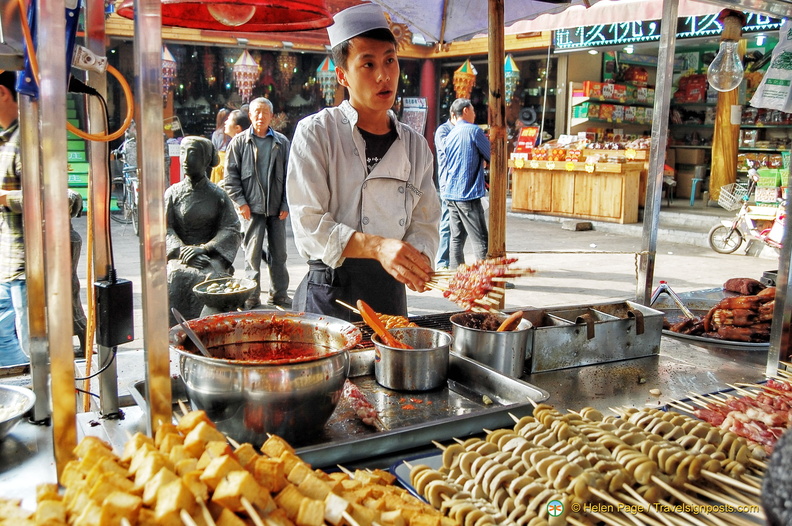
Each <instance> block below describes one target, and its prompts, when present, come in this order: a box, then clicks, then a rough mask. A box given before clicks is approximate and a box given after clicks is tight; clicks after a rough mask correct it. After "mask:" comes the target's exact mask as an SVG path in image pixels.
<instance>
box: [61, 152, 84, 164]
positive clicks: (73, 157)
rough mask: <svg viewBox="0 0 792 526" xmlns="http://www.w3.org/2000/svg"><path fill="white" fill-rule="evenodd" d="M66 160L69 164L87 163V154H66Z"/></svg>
mask: <svg viewBox="0 0 792 526" xmlns="http://www.w3.org/2000/svg"><path fill="white" fill-rule="evenodd" d="M66 160H67V161H69V162H85V160H86V156H85V152H71V151H70V152H66Z"/></svg>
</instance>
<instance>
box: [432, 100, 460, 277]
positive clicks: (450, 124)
mask: <svg viewBox="0 0 792 526" xmlns="http://www.w3.org/2000/svg"><path fill="white" fill-rule="evenodd" d="M455 122H456V117H454V115H453V114H451V115H449V117H448V120H447V121H445V122H444V123H443V124H441V125H440V126H438V127H437V131H435V136H434V140H435V152H436V154H437V184H438V190H439V195H442V194H443V190H444V189H443V188H442V187H441V186H440V184H441V181H443V183H445V181H446V180H447V179H448V177H447V175H446V174H445V172H446V170H447V166H446V164H447V163H446V152H445V140H446V137H447V136H448V133H449V132H450V131H451V130H452V129H453V128H454V123H455ZM439 231H440V246H438V248H437V256H436V257H435V268H436V269H437V270H445V269H447V268H448V265H449V257H450V256H449V249H450V244H451V225H450V224H449V212H448V203H446V202H445V200H444V199H443V198H442V197H441V198H440V228H439Z"/></svg>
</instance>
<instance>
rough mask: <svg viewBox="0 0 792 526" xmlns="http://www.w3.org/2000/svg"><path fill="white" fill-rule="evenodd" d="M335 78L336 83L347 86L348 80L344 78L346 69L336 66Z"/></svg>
mask: <svg viewBox="0 0 792 526" xmlns="http://www.w3.org/2000/svg"><path fill="white" fill-rule="evenodd" d="M336 80H338V83H339V84H341V85H342V86H344V87H345V88H348V87H349V82H347V79H346V71H344V70H343V69H341V68H339V67H338V66H336Z"/></svg>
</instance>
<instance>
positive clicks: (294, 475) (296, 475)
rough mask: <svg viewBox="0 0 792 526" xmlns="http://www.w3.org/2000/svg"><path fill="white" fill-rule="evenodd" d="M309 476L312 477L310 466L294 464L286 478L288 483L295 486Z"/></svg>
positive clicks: (301, 463)
mask: <svg viewBox="0 0 792 526" xmlns="http://www.w3.org/2000/svg"><path fill="white" fill-rule="evenodd" d="M310 475H313V470H312V469H311V466H309V465H308V464H306V463H304V462H299V463H297V464H294V466H293V467H292V469H291V470H290V471H289V475H288V476H287V477H286V478H287V479H288V480H289V482H291V483H292V484H295V485H296V484H299V483H300V482H302V481H303V479H305V477H307V476H310Z"/></svg>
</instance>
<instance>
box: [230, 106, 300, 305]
mask: <svg viewBox="0 0 792 526" xmlns="http://www.w3.org/2000/svg"><path fill="white" fill-rule="evenodd" d="M272 113H273V109H272V103H271V102H270V101H269V100H268V99H266V98H264V97H260V98H257V99H254V100H253V102H251V103H250V121H251V126H250V128H248V129H247V130H245V131H244V132H242V133H240V134H238V135H237V136H235V137H234V138H233V139H232V140H231V143H230V144H229V145H228V150H227V151H226V173H225V180H224V186H225V190H226V192H228V195H229V197H230V198H231V200H232V201H233V202H234V203H235V204H236V206H237V208H238V209H239V215H240V216H242V218H243V219H244V220H245V223H246V225H247V227H246V230H245V239H244V241H243V246H244V248H245V272H246V274H247V275H248V277H250V278H251V279H253V280H255V281H256V284H257V290H256V293H255V294H254V295H253V296H251V298H250V299H249V300H248V301H246V302H245V307H246V308H248V309H251V308H253V307H256V306H258V305H259V304H260V298H259V294H260V292H261V280H260V279H261V260H262V258H263V259H265V260H266V262H267V264H268V265H269V274H270V286H269V303H271V304H274V305H278V306H281V307H291V299H290V298H289V296H288V294H287V290H288V288H289V272H288V270H287V269H286V258H287V253H286V221H285V220H286V218H287V217H288V216H289V208H288V204H287V203H286V166H287V162H288V159H289V147H290V144H289V140H288V139H287V138H286V136H285V135H283V134H282V133H278V132H276V131H275V130H273V129H272V128H270V122H271V121H272ZM265 236H266V237H267V250H266V252H265V253H263V252H262V249H263V245H264V237H265Z"/></svg>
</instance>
